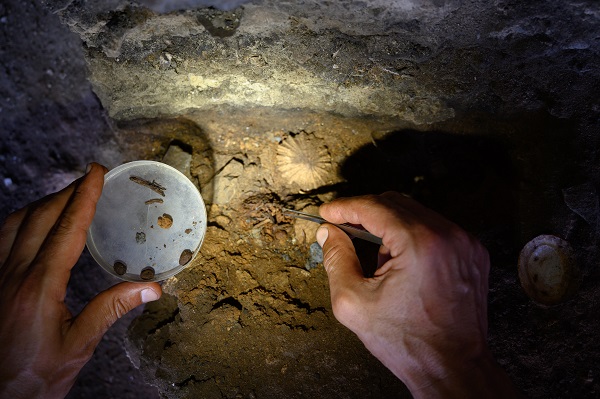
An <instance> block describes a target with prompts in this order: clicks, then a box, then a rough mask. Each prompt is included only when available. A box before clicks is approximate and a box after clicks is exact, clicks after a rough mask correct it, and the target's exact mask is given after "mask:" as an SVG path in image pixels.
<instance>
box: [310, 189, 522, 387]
mask: <svg viewBox="0 0 600 399" xmlns="http://www.w3.org/2000/svg"><path fill="white" fill-rule="evenodd" d="M320 214H321V216H322V217H323V218H325V219H326V220H327V221H329V222H331V223H350V224H354V225H361V226H363V227H364V228H365V229H366V230H368V231H369V232H371V233H373V234H375V235H376V236H379V237H381V238H382V240H383V245H382V246H381V247H380V250H379V259H378V269H377V271H376V272H375V275H374V276H373V277H372V278H365V277H364V276H363V272H362V268H361V265H360V262H359V260H358V258H357V256H356V252H355V250H354V247H353V245H352V241H351V240H350V238H349V237H348V236H347V235H346V234H345V233H344V232H342V231H341V230H339V229H338V228H336V227H335V226H332V225H327V224H326V225H323V226H322V227H320V228H319V230H318V231H317V241H318V242H319V244H320V245H321V246H322V247H323V256H324V261H323V264H324V266H325V269H326V270H327V274H328V277H329V284H330V290H331V301H332V307H333V312H334V314H335V316H336V318H337V319H338V320H339V321H340V322H341V323H342V324H343V325H345V326H346V327H348V328H349V329H350V330H352V331H353V332H354V333H355V334H356V335H357V336H358V337H359V339H360V340H361V341H362V342H363V343H364V344H365V346H366V347H367V349H368V350H369V351H370V352H371V353H373V354H374V355H375V356H376V357H377V358H378V359H379V360H380V361H381V362H382V363H383V364H384V365H385V366H386V367H388V368H389V369H390V370H391V371H392V372H393V373H394V374H395V375H396V376H397V377H398V378H400V379H401V380H402V381H403V382H404V383H405V384H406V385H407V387H408V388H409V389H410V391H411V393H412V394H413V395H414V396H415V397H427V398H431V397H444V398H454V397H456V398H459V397H460V398H469V397H477V398H481V397H486V398H496V397H503V398H506V397H516V396H518V393H517V392H516V390H515V389H514V387H513V385H512V383H511V382H510V380H509V379H508V377H507V376H506V374H505V373H504V372H503V371H502V370H501V369H500V368H499V366H497V365H496V363H495V362H494V361H493V359H492V356H491V354H490V352H489V350H488V348H487V343H486V335H487V293H488V274H489V268H490V264H489V257H488V253H487V251H486V249H485V248H484V247H483V246H482V245H481V244H480V243H479V242H478V241H477V240H476V239H475V238H473V237H472V236H470V235H469V234H467V233H466V232H465V231H464V230H462V229H461V228H459V227H458V226H457V225H455V224H453V223H451V222H450V221H448V220H446V219H444V218H443V217H442V216H440V215H439V214H437V213H435V212H434V211H432V210H430V209H427V208H425V207H424V206H422V205H420V204H419V203H417V202H416V201H414V200H412V199H410V198H408V197H405V196H403V195H401V194H398V193H385V194H383V195H380V196H364V197H356V198H342V199H339V200H336V201H334V202H332V203H329V204H324V205H322V206H321V208H320ZM374 261H375V260H374Z"/></svg>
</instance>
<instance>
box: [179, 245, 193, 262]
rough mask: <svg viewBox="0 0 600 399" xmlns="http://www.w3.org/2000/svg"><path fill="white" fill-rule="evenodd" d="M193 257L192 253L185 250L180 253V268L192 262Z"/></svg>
mask: <svg viewBox="0 0 600 399" xmlns="http://www.w3.org/2000/svg"><path fill="white" fill-rule="evenodd" d="M193 255H194V253H193V252H192V251H190V250H189V249H185V250H184V251H183V252H182V253H181V256H179V264H180V265H181V266H184V265H187V264H188V263H189V261H191V260H192V256H193Z"/></svg>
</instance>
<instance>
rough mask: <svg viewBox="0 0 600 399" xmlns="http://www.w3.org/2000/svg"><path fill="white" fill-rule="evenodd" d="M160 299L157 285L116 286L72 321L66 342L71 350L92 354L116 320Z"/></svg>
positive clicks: (159, 290)
mask: <svg viewBox="0 0 600 399" xmlns="http://www.w3.org/2000/svg"><path fill="white" fill-rule="evenodd" d="M161 295H162V290H161V288H160V285H159V284H157V283H147V284H141V283H129V282H123V283H120V284H117V285H115V286H113V287H111V288H109V289H108V290H106V291H103V292H101V293H100V294H98V295H96V297H95V298H94V299H92V300H91V301H90V302H89V303H88V304H87V305H86V306H85V308H84V309H83V310H82V311H81V313H80V314H79V315H78V316H77V317H76V318H75V320H74V321H73V324H72V325H71V327H70V329H69V332H68V334H69V337H68V339H67V342H71V343H72V345H73V346H74V347H75V348H81V349H83V348H84V347H87V348H89V349H90V350H91V351H93V350H94V348H95V347H96V345H98V343H99V342H100V340H101V339H102V336H103V335H104V333H105V332H106V331H107V330H108V329H109V328H110V326H112V325H113V324H114V323H115V322H116V321H117V320H118V319H119V318H121V317H122V316H123V315H125V314H127V313H128V312H129V311H130V310H132V309H133V308H135V307H137V306H139V305H141V304H142V303H146V302H151V301H155V300H157V299H158V298H160V296H161Z"/></svg>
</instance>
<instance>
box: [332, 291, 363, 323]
mask: <svg viewBox="0 0 600 399" xmlns="http://www.w3.org/2000/svg"><path fill="white" fill-rule="evenodd" d="M358 308H359V303H357V298H356V295H355V294H354V293H353V292H351V291H349V290H341V291H339V292H337V293H336V295H335V297H334V298H332V300H331V309H332V310H333V314H334V316H335V318H336V319H337V320H338V321H339V322H340V323H342V324H343V325H345V326H346V327H351V326H353V325H354V324H355V323H356V322H357V321H358V317H356V316H357V309H358Z"/></svg>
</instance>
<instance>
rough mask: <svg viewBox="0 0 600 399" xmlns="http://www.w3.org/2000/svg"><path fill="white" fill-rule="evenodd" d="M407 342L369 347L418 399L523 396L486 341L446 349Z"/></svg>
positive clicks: (413, 341) (421, 342)
mask: <svg viewBox="0 0 600 399" xmlns="http://www.w3.org/2000/svg"><path fill="white" fill-rule="evenodd" d="M407 341H411V340H406V339H405V340H404V342H402V345H399V344H398V343H397V342H395V343H391V345H390V342H385V343H383V342H379V344H380V345H377V344H376V342H375V341H370V343H371V344H375V345H367V348H368V349H369V350H370V351H371V352H372V353H373V354H374V355H375V356H376V357H377V358H378V359H379V360H381V361H382V363H383V364H384V365H385V366H386V367H388V368H389V369H390V370H391V371H392V372H393V373H394V374H395V375H396V376H397V377H398V378H399V379H400V380H402V382H404V384H405V385H406V386H407V387H408V389H409V390H410V391H411V393H412V395H413V397H414V398H415V399H418V398H461V399H462V398H517V397H521V395H520V394H519V393H518V391H517V390H516V388H515V387H514V385H513V384H512V381H511V380H510V378H509V377H508V375H507V374H506V373H505V372H504V370H503V369H502V368H501V367H500V366H499V365H498V364H497V363H496V361H495V360H494V359H493V357H492V355H491V353H490V352H489V350H488V348H487V345H486V343H485V341H480V342H471V343H469V344H464V345H460V346H455V347H442V348H440V347H438V346H435V345H431V344H430V343H427V342H424V341H423V340H419V339H415V340H412V342H407ZM363 342H365V341H363ZM375 347H377V348H379V350H377V349H376V348H375ZM385 348H388V349H389V348H402V351H401V352H400V351H397V352H394V351H389V350H386V349H385Z"/></svg>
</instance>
